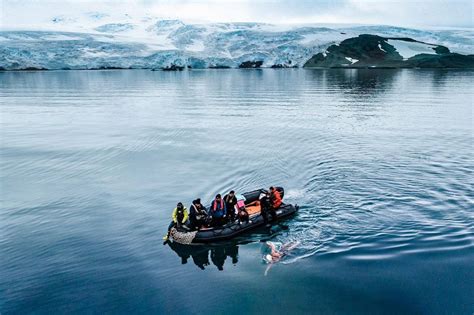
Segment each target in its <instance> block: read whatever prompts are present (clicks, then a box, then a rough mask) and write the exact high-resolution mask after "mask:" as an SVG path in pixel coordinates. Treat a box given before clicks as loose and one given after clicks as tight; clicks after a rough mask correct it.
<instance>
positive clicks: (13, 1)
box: [0, 0, 473, 28]
mask: <svg viewBox="0 0 474 315" xmlns="http://www.w3.org/2000/svg"><path fill="white" fill-rule="evenodd" d="M0 2H1V4H0V10H1V16H0V17H1V20H2V22H1V23H2V24H1V26H2V27H10V28H12V27H13V28H14V27H17V28H21V27H23V26H32V27H33V26H35V25H36V26H39V25H42V24H44V23H46V22H47V21H49V20H50V19H51V17H52V16H57V15H77V14H78V12H91V11H97V12H104V13H107V14H110V15H124V14H125V13H128V14H130V15H132V16H144V15H147V14H148V15H154V16H158V17H163V18H178V19H183V20H185V21H190V22H193V21H194V22H196V21H197V22H204V21H211V22H266V23H274V24H283V23H353V24H390V25H398V26H418V27H420V26H442V27H446V26H458V27H473V17H472V12H473V2H472V1H471V0H452V1H441V0H430V1H427V0H422V1H409V0H397V1H380V0H379V1H375V0H357V1H356V0H335V1H329V0H312V1H309V0H298V1H294V0H260V1H259V0H129V1H125V0H116V1H92V0H56V1H51V0H1V1H0Z"/></svg>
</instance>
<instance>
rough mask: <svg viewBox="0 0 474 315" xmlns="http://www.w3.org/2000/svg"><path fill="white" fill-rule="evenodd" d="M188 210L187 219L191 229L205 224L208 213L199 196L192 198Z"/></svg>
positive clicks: (196, 228)
mask: <svg viewBox="0 0 474 315" xmlns="http://www.w3.org/2000/svg"><path fill="white" fill-rule="evenodd" d="M189 211H190V213H189V221H190V223H191V228H192V229H193V230H199V229H200V228H201V227H203V226H205V225H206V224H207V221H208V214H207V211H206V207H204V206H203V205H202V203H201V199H200V198H198V199H196V200H193V203H192V204H191V206H190V207H189Z"/></svg>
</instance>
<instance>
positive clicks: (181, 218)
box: [163, 202, 189, 242]
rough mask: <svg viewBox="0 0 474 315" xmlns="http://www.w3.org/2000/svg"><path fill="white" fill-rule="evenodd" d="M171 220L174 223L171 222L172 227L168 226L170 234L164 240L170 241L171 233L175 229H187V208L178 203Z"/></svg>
mask: <svg viewBox="0 0 474 315" xmlns="http://www.w3.org/2000/svg"><path fill="white" fill-rule="evenodd" d="M171 218H172V219H173V221H171V223H170V225H169V226H168V233H167V234H166V235H165V236H164V237H163V239H164V240H165V242H166V241H168V238H169V237H170V232H171V229H172V228H173V227H186V224H187V223H188V218H189V214H188V209H186V207H185V206H183V203H181V202H178V204H177V205H176V208H174V210H173V214H172V215H171Z"/></svg>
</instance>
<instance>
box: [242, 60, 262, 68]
mask: <svg viewBox="0 0 474 315" xmlns="http://www.w3.org/2000/svg"><path fill="white" fill-rule="evenodd" d="M262 65H263V61H262V60H257V61H244V62H242V63H241V64H240V65H239V68H242V69H252V68H260V67H261V66H262Z"/></svg>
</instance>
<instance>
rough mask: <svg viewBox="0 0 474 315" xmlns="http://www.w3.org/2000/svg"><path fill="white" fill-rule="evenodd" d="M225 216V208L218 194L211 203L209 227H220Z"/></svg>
mask: <svg viewBox="0 0 474 315" xmlns="http://www.w3.org/2000/svg"><path fill="white" fill-rule="evenodd" d="M226 214H227V209H226V206H225V202H224V200H222V197H221V195H220V194H217V195H216V198H215V199H214V200H213V201H212V202H211V207H210V209H209V215H210V216H211V220H212V221H211V225H212V226H221V225H223V224H224V223H225V217H226Z"/></svg>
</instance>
